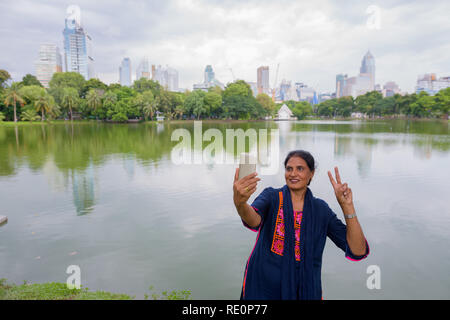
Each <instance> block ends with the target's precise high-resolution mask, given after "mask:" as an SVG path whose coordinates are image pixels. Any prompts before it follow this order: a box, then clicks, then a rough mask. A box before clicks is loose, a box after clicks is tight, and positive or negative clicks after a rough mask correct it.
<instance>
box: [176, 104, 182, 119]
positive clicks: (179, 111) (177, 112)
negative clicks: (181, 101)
mask: <svg viewBox="0 0 450 320" xmlns="http://www.w3.org/2000/svg"><path fill="white" fill-rule="evenodd" d="M183 113H184V107H183V106H182V105H178V106H176V107H175V115H177V116H178V117H179V118H180V120H181V119H182V118H183Z"/></svg>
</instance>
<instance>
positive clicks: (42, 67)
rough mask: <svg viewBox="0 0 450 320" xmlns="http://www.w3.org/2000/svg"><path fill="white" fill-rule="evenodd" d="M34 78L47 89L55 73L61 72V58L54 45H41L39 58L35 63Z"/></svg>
mask: <svg viewBox="0 0 450 320" xmlns="http://www.w3.org/2000/svg"><path fill="white" fill-rule="evenodd" d="M35 67H36V78H37V79H38V80H39V81H40V82H41V84H42V85H43V86H44V87H46V88H48V83H49V82H50V80H51V79H52V76H53V74H54V73H55V72H62V58H61V54H60V53H59V48H58V47H57V46H56V44H52V43H46V44H41V46H40V49H39V58H38V60H37V61H36V62H35Z"/></svg>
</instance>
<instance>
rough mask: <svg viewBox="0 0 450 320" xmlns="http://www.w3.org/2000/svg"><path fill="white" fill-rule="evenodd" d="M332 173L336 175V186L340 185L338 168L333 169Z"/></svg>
mask: <svg viewBox="0 0 450 320" xmlns="http://www.w3.org/2000/svg"><path fill="white" fill-rule="evenodd" d="M334 172H335V173H336V181H337V183H338V184H341V176H340V175H339V169H338V167H334Z"/></svg>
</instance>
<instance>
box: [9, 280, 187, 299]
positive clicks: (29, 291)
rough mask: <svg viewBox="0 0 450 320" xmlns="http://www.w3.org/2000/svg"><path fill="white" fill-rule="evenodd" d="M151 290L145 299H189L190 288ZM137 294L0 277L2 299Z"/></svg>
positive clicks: (109, 296)
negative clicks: (17, 280)
mask: <svg viewBox="0 0 450 320" xmlns="http://www.w3.org/2000/svg"><path fill="white" fill-rule="evenodd" d="M149 290H150V292H149V293H148V294H147V293H146V294H144V299H145V300H148V299H150V298H151V299H152V300H189V299H191V298H190V295H191V291H190V290H172V291H163V292H161V293H156V292H154V287H153V286H150V287H149ZM133 299H136V296H130V295H127V294H121V293H111V292H106V291H91V290H89V288H84V287H81V288H80V289H76V288H73V289H70V288H68V286H67V284H65V283H59V282H48V283H28V282H27V281H24V282H23V283H22V284H20V285H17V284H14V283H8V282H7V281H6V279H0V300H133Z"/></svg>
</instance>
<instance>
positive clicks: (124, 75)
mask: <svg viewBox="0 0 450 320" xmlns="http://www.w3.org/2000/svg"><path fill="white" fill-rule="evenodd" d="M119 77H120V84H121V85H122V86H127V87H130V86H131V60H130V58H123V60H122V64H121V65H120V67H119Z"/></svg>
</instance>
